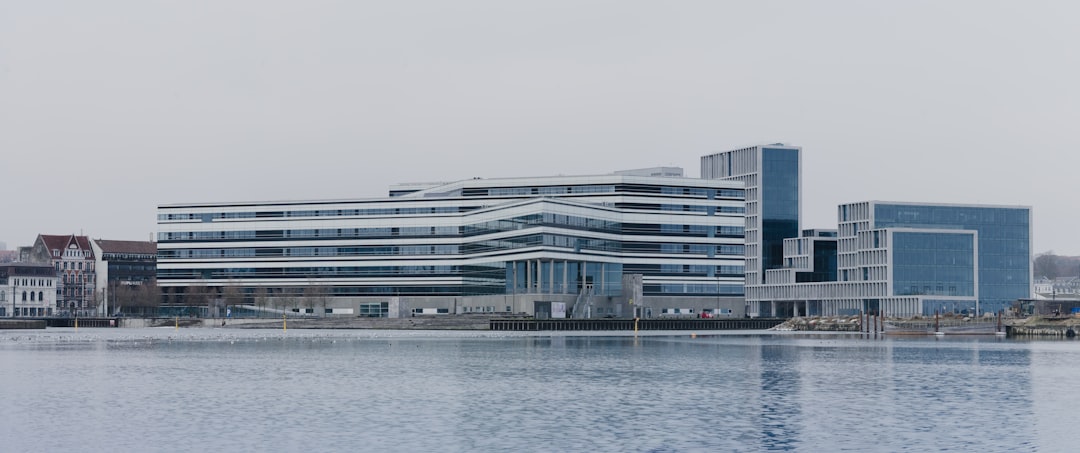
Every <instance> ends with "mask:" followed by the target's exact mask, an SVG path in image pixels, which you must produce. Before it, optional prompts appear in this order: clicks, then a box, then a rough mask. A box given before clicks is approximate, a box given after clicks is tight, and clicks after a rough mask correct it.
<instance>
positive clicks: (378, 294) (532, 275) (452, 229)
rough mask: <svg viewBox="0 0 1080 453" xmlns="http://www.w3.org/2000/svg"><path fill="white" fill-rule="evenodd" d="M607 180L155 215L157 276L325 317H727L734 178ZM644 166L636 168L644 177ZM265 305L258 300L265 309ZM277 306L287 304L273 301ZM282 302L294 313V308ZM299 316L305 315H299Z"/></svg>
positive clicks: (413, 188)
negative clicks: (316, 293)
mask: <svg viewBox="0 0 1080 453" xmlns="http://www.w3.org/2000/svg"><path fill="white" fill-rule="evenodd" d="M651 173H660V174H662V175H664V176H639V175H638V174H639V173H635V172H633V171H631V173H630V174H611V175H599V176H559V177H541V178H511V179H469V180H464V181H457V182H451V183H434V184H402V185H398V186H394V187H392V188H391V189H390V193H389V195H390V196H388V197H384V198H373V199H358V200H326V201H281V202H255V203H189V204H173V205H163V206H159V208H158V228H159V233H158V262H157V276H158V284H159V285H160V286H161V287H162V288H163V289H164V290H166V292H167V293H168V297H167V299H168V300H169V301H170V302H173V303H183V302H184V298H185V296H186V293H188V292H190V291H196V290H199V289H201V288H208V291H209V292H210V293H211V297H213V295H214V294H216V293H218V292H219V291H220V289H221V288H224V287H238V288H240V289H241V290H242V291H243V292H244V294H246V295H247V297H248V298H249V300H255V299H258V298H259V297H261V296H264V295H265V296H266V297H269V298H276V299H278V301H279V302H280V301H282V300H291V301H293V305H294V306H295V305H301V306H302V305H304V304H296V302H295V301H296V299H297V298H303V297H304V294H305V291H308V290H309V289H310V288H318V289H320V290H325V293H327V294H329V295H330V301H329V303H327V304H326V308H325V310H326V312H328V313H333V314H353V315H361V316H388V317H398V316H407V315H408V314H410V313H471V312H513V313H528V314H532V313H533V312H534V304H535V302H560V303H565V304H566V307H567V309H568V311H569V312H570V315H571V316H573V317H629V316H633V315H634V314H637V315H640V316H649V315H652V316H661V315H663V314H665V313H695V314H700V313H702V312H710V313H716V314H722V315H729V316H743V315H744V308H745V306H744V303H743V298H742V295H743V281H744V280H743V275H744V272H745V269H744V265H743V263H744V245H743V242H744V225H745V220H744V203H745V199H744V190H743V184H742V183H741V182H738V181H721V180H703V179H693V178H679V177H672V176H666V175H671V174H676V173H678V174H681V171H678V172H676V171H674V170H672V169H671V168H662V169H658V170H657V171H656V172H651ZM651 173H650V174H651ZM271 305H273V304H271ZM283 305H285V306H286V307H287V306H288V304H283ZM294 309H296V308H294ZM305 310H309V309H305Z"/></svg>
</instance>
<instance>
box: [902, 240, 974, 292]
mask: <svg viewBox="0 0 1080 453" xmlns="http://www.w3.org/2000/svg"><path fill="white" fill-rule="evenodd" d="M893 295H895V296H915V295H923V296H968V297H970V296H974V295H975V236H974V235H972V234H970V233H907V232H895V233H893Z"/></svg>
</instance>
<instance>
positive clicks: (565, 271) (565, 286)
mask: <svg viewBox="0 0 1080 453" xmlns="http://www.w3.org/2000/svg"><path fill="white" fill-rule="evenodd" d="M569 276H570V261H568V260H563V262H562V292H563V294H569V293H570V282H569V279H568V278H567V277H569Z"/></svg>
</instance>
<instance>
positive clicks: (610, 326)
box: [489, 318, 785, 331]
mask: <svg viewBox="0 0 1080 453" xmlns="http://www.w3.org/2000/svg"><path fill="white" fill-rule="evenodd" d="M784 321H785V319H783V318H733V319H679V318H675V319H639V320H638V321H637V330H654V331H655V330H765V329H771V328H773V327H775V326H777V325H778V324H780V323H782V322H784ZM489 327H490V329H491V330H500V331H585V330H587V331H597V330H611V331H628V330H634V320H633V319H492V320H491V321H490V323H489Z"/></svg>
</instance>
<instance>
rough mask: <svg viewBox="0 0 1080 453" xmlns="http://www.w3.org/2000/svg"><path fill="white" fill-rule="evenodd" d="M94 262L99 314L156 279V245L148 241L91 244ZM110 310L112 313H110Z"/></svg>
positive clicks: (103, 313)
mask: <svg viewBox="0 0 1080 453" xmlns="http://www.w3.org/2000/svg"><path fill="white" fill-rule="evenodd" d="M90 247H91V248H92V250H93V255H94V259H95V268H96V269H97V272H96V281H95V287H96V288H97V291H98V294H97V297H96V298H95V299H96V300H97V302H98V312H99V313H100V314H102V315H109V314H111V313H113V312H115V309H116V307H117V306H118V305H121V304H124V303H127V302H128V300H130V299H131V298H132V297H134V296H136V295H140V293H142V291H139V289H141V287H142V286H143V285H153V284H154V280H155V278H156V277H157V266H156V261H157V244H155V243H153V242H150V241H116V240H107V239H94V240H92V241H90ZM110 307H112V310H110Z"/></svg>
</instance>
